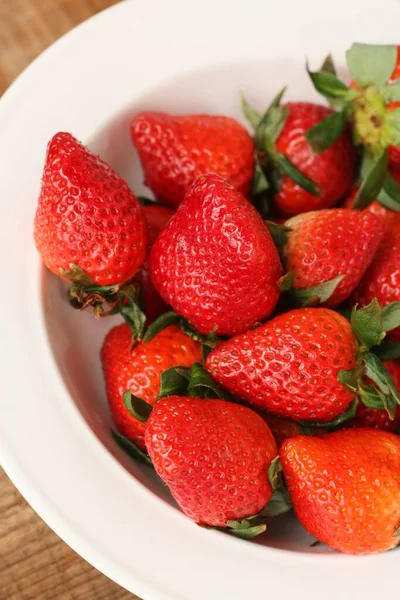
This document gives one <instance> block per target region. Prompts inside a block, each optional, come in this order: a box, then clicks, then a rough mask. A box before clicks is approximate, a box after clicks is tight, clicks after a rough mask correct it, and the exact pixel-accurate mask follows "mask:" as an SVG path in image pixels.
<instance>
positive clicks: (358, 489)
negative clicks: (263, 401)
mask: <svg viewBox="0 0 400 600" xmlns="http://www.w3.org/2000/svg"><path fill="white" fill-rule="evenodd" d="M280 458H281V462H282V467H283V473H284V476H285V481H286V483H287V486H288V489H289V493H290V496H291V499H292V502H293V507H294V510H295V512H296V514H297V517H298V518H299V520H300V522H301V524H302V525H303V527H304V528H305V529H306V530H307V531H308V532H309V533H310V534H311V535H313V536H314V537H316V538H317V539H318V540H320V541H321V542H324V543H326V544H328V546H331V547H332V548H334V549H336V550H339V551H340V552H345V553H348V554H370V553H376V552H384V551H385V550H390V549H391V548H394V547H395V546H396V545H397V544H398V543H399V542H400V535H397V536H395V535H394V533H395V531H396V530H397V528H398V526H399V523H400V437H398V436H396V435H394V434H391V433H387V432H385V431H377V430H374V429H347V430H343V431H337V432H335V433H331V434H329V435H326V436H324V437H321V438H314V437H309V436H298V437H295V438H291V439H289V440H286V441H285V442H284V443H283V445H282V447H281V449H280Z"/></svg>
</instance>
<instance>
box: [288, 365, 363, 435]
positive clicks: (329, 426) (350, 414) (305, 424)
mask: <svg viewBox="0 0 400 600" xmlns="http://www.w3.org/2000/svg"><path fill="white" fill-rule="evenodd" d="M341 373H348V371H341ZM339 381H340V377H339ZM342 383H343V381H342ZM357 406H358V400H357V399H355V400H353V402H352V403H351V404H350V406H349V408H348V409H347V410H346V411H345V412H344V413H342V414H341V415H339V416H338V417H336V419H332V420H331V421H328V422H326V423H310V422H309V421H298V423H299V424H300V425H301V426H302V428H303V432H304V431H305V432H307V433H310V431H309V430H311V433H312V432H313V431H315V430H318V429H326V430H334V429H336V428H337V427H339V425H342V424H343V423H345V422H346V421H349V420H350V419H353V418H354V417H355V415H356V412H357Z"/></svg>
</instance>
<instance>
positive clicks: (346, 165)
mask: <svg viewBox="0 0 400 600" xmlns="http://www.w3.org/2000/svg"><path fill="white" fill-rule="evenodd" d="M283 108H285V107H283ZM286 109H287V119H286V121H285V124H284V126H283V129H282V131H281V133H280V134H279V136H278V138H277V140H276V144H275V145H276V151H277V152H279V153H281V154H283V155H284V156H286V157H287V158H288V159H289V160H290V161H291V162H292V163H293V164H294V165H295V167H297V169H299V170H300V171H301V173H303V174H304V175H305V176H306V177H307V178H308V179H310V180H311V181H312V182H314V184H315V185H316V186H317V187H318V189H319V194H318V195H315V194H312V193H310V192H308V191H306V190H305V189H304V188H302V187H301V186H300V185H299V184H298V183H296V182H295V181H293V179H292V178H290V177H289V176H287V175H286V176H284V177H283V179H282V183H281V186H280V188H279V190H278V191H277V192H276V194H275V196H274V201H275V204H276V205H277V207H278V208H279V210H280V211H281V212H282V213H284V214H286V215H296V214H298V213H302V212H307V211H311V210H316V209H320V208H328V207H330V206H333V205H334V204H336V203H337V202H339V200H340V199H341V198H342V197H343V196H344V195H345V194H346V193H347V192H348V191H349V189H350V187H351V184H352V183H353V179H354V174H355V159H356V154H355V149H354V147H353V145H352V143H351V138H350V135H349V133H348V132H347V131H344V132H343V134H342V136H341V137H340V138H339V139H338V140H336V141H335V143H334V144H333V145H332V146H331V147H330V148H328V149H327V150H325V151H324V152H322V153H321V154H314V153H313V151H312V149H311V148H310V145H309V143H308V141H307V139H306V137H305V135H304V134H305V133H306V132H307V131H308V130H309V129H311V128H312V127H314V126H315V125H317V124H318V123H320V122H321V121H322V120H323V119H326V118H327V117H328V116H330V115H332V114H333V111H332V110H330V109H329V108H326V107H325V106H320V105H318V104H311V103H307V102H289V103H288V104H287V105H286Z"/></svg>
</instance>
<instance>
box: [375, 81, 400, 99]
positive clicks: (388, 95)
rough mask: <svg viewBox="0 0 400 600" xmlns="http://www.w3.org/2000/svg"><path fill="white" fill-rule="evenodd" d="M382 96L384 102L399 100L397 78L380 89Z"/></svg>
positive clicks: (399, 88)
mask: <svg viewBox="0 0 400 600" xmlns="http://www.w3.org/2000/svg"><path fill="white" fill-rule="evenodd" d="M380 92H381V94H382V97H383V99H384V101H385V102H399V101H400V79H397V80H396V81H394V82H393V83H389V84H387V85H385V86H383V88H382V89H381V90H380Z"/></svg>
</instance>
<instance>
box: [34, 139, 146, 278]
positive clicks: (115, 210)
mask: <svg viewBox="0 0 400 600" xmlns="http://www.w3.org/2000/svg"><path fill="white" fill-rule="evenodd" d="M34 233H35V242H36V247H37V249H38V251H39V253H40V254H41V256H42V259H43V261H44V263H45V265H46V267H48V268H49V269H50V270H51V271H53V273H55V274H56V275H58V276H64V277H67V278H73V277H72V275H71V273H70V270H71V265H75V266H77V267H78V268H79V269H80V270H82V271H84V272H85V274H86V276H87V277H88V278H90V279H91V280H92V282H94V283H95V284H97V285H98V286H110V285H111V286H115V285H119V284H123V283H125V282H126V281H128V280H129V279H131V278H132V277H133V275H134V274H135V273H136V271H137V270H138V268H139V267H140V265H141V264H142V262H143V260H144V258H145V254H146V242H147V240H146V227H145V222H144V219H143V215H142V212H141V208H140V206H139V203H138V201H137V200H136V198H135V196H134V195H133V193H132V192H131V190H130V189H129V187H128V185H127V184H126V183H125V181H124V180H123V179H122V178H121V177H120V176H119V175H117V173H116V172H115V171H114V170H113V169H112V168H111V167H110V166H108V165H107V164H106V163H105V162H103V161H102V160H101V159H100V158H99V157H98V156H96V155H94V154H92V153H91V152H90V151H89V150H88V149H87V148H85V147H84V146H83V145H82V144H80V143H79V142H78V141H77V140H76V139H75V138H74V137H72V135H70V134H69V133H57V134H56V135H55V136H54V137H53V138H52V139H51V140H50V143H49V145H48V148H47V155H46V163H45V166H44V172H43V179H42V187H41V191H40V196H39V204H38V208H37V211H36V217H35V232H34Z"/></svg>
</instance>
